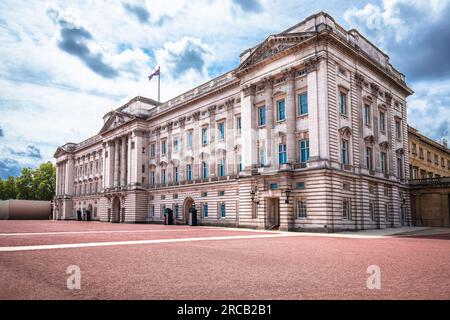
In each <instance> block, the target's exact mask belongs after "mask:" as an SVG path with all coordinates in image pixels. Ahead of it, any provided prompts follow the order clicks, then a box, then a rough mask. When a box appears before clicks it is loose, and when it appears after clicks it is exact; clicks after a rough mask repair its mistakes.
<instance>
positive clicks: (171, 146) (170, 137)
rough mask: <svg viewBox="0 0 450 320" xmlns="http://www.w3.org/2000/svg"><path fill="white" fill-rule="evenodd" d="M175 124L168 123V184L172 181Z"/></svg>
mask: <svg viewBox="0 0 450 320" xmlns="http://www.w3.org/2000/svg"><path fill="white" fill-rule="evenodd" d="M172 127H173V122H172V121H170V122H168V123H167V166H166V183H169V182H170V181H172V169H173V165H172V154H173V138H172Z"/></svg>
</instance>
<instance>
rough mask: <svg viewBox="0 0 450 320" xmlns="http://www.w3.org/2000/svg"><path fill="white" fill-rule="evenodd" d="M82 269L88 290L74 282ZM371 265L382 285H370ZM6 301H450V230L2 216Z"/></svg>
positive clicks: (1, 283)
mask: <svg viewBox="0 0 450 320" xmlns="http://www.w3.org/2000/svg"><path fill="white" fill-rule="evenodd" d="M70 266H77V267H78V268H79V270H80V278H79V279H80V282H79V283H80V286H81V287H80V289H73V290H71V289H69V288H68V287H67V282H68V279H69V282H70V283H72V284H73V283H76V282H73V281H72V280H73V279H74V276H76V275H77V274H72V273H70V272H69V273H68V268H69V271H70V270H73V269H70ZM370 266H378V267H379V270H380V282H379V283H380V289H368V287H367V281H368V278H369V276H370V274H369V273H368V272H367V270H368V268H369V267H370ZM0 299H69V300H73V299H89V300H92V299H446V300H448V299H450V229H430V228H401V229H396V230H390V229H388V230H385V231H383V232H381V231H376V232H373V231H371V232H369V231H367V232H359V233H339V234H309V233H294V232H290V233H289V232H278V231H258V230H247V229H232V228H213V227H189V226H163V225H132V224H109V223H99V222H75V221H0Z"/></svg>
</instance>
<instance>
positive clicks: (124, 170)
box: [120, 136, 127, 187]
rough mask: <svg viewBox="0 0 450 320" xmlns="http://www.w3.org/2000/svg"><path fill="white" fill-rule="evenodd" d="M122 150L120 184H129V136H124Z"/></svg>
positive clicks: (123, 185)
mask: <svg viewBox="0 0 450 320" xmlns="http://www.w3.org/2000/svg"><path fill="white" fill-rule="evenodd" d="M121 139H122V150H121V151H120V185H121V186H122V187H125V186H126V185H127V137H126V136H123V137H122V138H121Z"/></svg>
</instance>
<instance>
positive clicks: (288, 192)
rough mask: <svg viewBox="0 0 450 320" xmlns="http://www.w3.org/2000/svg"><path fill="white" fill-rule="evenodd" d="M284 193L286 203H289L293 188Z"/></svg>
mask: <svg viewBox="0 0 450 320" xmlns="http://www.w3.org/2000/svg"><path fill="white" fill-rule="evenodd" d="M284 194H285V195H286V200H285V201H284V203H289V197H290V196H291V190H289V189H286V190H284Z"/></svg>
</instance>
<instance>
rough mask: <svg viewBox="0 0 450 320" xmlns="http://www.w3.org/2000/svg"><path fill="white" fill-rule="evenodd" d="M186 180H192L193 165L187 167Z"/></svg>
mask: <svg viewBox="0 0 450 320" xmlns="http://www.w3.org/2000/svg"><path fill="white" fill-rule="evenodd" d="M186 180H188V181H191V180H192V165H191V164H187V165H186Z"/></svg>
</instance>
